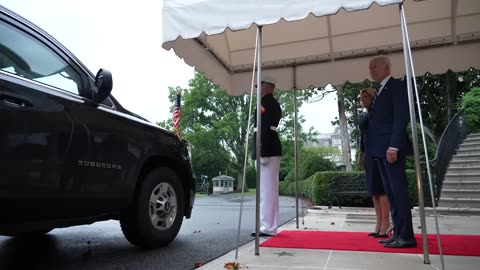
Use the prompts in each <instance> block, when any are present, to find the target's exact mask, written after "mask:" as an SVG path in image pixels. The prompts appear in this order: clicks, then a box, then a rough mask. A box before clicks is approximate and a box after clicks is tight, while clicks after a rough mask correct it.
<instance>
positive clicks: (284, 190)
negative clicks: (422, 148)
mask: <svg viewBox="0 0 480 270" xmlns="http://www.w3.org/2000/svg"><path fill="white" fill-rule="evenodd" d="M362 174H364V172H363V171H352V172H345V171H327V172H317V173H315V174H314V175H312V176H310V177H309V178H307V179H305V180H301V181H298V190H299V195H300V196H304V197H306V198H308V199H310V200H312V201H313V202H314V203H315V204H316V205H329V204H330V199H329V196H328V193H329V187H330V183H331V182H332V180H333V179H334V178H335V177H336V176H340V175H350V176H352V177H354V176H357V175H362ZM407 180H408V191H409V196H410V203H411V205H412V207H413V206H416V205H418V193H417V183H416V176H415V171H413V170H407ZM427 191H428V190H427ZM279 192H280V195H284V196H295V182H287V181H282V182H280V184H279ZM425 200H427V198H425ZM342 205H343V206H355V207H372V206H373V203H372V198H371V197H368V196H367V197H355V196H352V197H343V198H342Z"/></svg>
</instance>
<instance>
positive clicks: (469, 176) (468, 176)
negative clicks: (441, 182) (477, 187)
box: [445, 171, 480, 182]
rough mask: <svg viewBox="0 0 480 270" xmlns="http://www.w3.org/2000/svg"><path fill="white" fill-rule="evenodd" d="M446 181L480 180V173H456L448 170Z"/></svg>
mask: <svg viewBox="0 0 480 270" xmlns="http://www.w3.org/2000/svg"><path fill="white" fill-rule="evenodd" d="M445 181H462V182H464V181H480V173H457V172H455V173H454V172H450V171H447V174H446V175H445Z"/></svg>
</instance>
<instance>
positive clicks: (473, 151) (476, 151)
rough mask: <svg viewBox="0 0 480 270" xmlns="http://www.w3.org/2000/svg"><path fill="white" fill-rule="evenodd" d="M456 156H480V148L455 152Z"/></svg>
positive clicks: (462, 149) (469, 148)
mask: <svg viewBox="0 0 480 270" xmlns="http://www.w3.org/2000/svg"><path fill="white" fill-rule="evenodd" d="M457 155H480V147H477V146H475V147H468V148H461V147H460V149H458V150H457Z"/></svg>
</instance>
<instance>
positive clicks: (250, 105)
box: [235, 33, 258, 262]
mask: <svg viewBox="0 0 480 270" xmlns="http://www.w3.org/2000/svg"><path fill="white" fill-rule="evenodd" d="M256 38H257V39H258V33H257V34H256ZM256 45H257V40H255V46H256ZM257 50H258V48H257V47H255V53H254V56H253V69H252V82H251V84H250V98H249V99H250V102H249V104H248V118H247V119H248V121H247V129H248V128H249V127H250V119H251V118H252V103H253V87H254V85H255V68H256V63H257V62H256V59H257ZM249 137H250V136H249V133H248V132H247V133H246V135H245V158H244V161H243V179H242V183H243V184H242V198H241V200H240V212H239V214H238V227H237V244H236V247H235V262H237V260H238V249H239V247H240V229H241V226H242V214H243V202H244V201H245V186H246V181H247V179H246V178H247V177H246V175H247V159H248V141H249V140H248V139H249Z"/></svg>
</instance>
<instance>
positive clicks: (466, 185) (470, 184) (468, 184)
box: [442, 180, 480, 189]
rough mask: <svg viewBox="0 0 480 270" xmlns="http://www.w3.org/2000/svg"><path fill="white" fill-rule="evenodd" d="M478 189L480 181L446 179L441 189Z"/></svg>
mask: <svg viewBox="0 0 480 270" xmlns="http://www.w3.org/2000/svg"><path fill="white" fill-rule="evenodd" d="M445 188H446V189H480V181H447V180H445V181H444V182H443V185H442V189H445Z"/></svg>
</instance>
